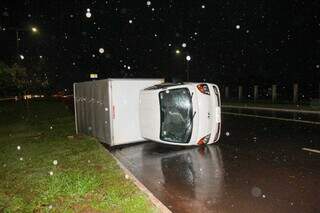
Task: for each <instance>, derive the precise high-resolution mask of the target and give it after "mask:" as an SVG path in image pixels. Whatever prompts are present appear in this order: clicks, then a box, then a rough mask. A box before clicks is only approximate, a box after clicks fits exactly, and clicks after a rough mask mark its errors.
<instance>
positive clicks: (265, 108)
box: [222, 105, 320, 115]
mask: <svg viewBox="0 0 320 213" xmlns="http://www.w3.org/2000/svg"><path fill="white" fill-rule="evenodd" d="M222 108H231V109H251V110H262V111H274V112H293V113H306V114H318V115H319V114H320V111H319V110H302V109H301V110H300V109H285V108H272V107H250V106H233V105H222Z"/></svg>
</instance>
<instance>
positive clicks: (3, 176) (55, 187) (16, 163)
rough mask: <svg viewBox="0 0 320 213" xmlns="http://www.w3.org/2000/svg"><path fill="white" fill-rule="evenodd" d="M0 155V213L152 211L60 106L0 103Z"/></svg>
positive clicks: (58, 104)
mask: <svg viewBox="0 0 320 213" xmlns="http://www.w3.org/2000/svg"><path fill="white" fill-rule="evenodd" d="M18 146H20V150H18V148H17V147H18ZM0 153H1V154H0V212H155V211H156V209H155V208H154V207H153V205H152V204H151V202H150V201H149V200H148V198H147V197H146V196H145V195H144V194H143V193H142V192H141V191H139V190H138V189H137V187H136V186H135V185H134V184H133V183H132V182H131V181H130V180H127V179H126V178H125V176H124V173H123V172H122V170H121V169H120V168H119V167H118V165H117V164H116V162H115V160H114V159H113V158H112V156H110V155H109V154H108V153H106V151H105V148H104V147H103V146H102V145H101V144H99V143H98V142H97V141H96V140H95V139H93V138H90V137H84V136H74V120H73V115H72V113H71V112H69V111H68V109H67V108H66V107H65V106H64V105H62V104H60V103H57V102H54V101H36V102H32V103H30V107H29V110H27V109H26V106H25V105H24V104H23V103H1V104H0ZM55 160H56V161H57V162H58V163H57V165H54V163H53V162H54V161H55ZM50 173H51V174H52V175H50Z"/></svg>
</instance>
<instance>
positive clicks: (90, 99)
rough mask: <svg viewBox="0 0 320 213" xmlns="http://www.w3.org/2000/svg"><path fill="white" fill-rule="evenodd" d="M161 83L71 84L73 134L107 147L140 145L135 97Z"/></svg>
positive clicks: (127, 80)
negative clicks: (96, 140) (73, 110)
mask: <svg viewBox="0 0 320 213" xmlns="http://www.w3.org/2000/svg"><path fill="white" fill-rule="evenodd" d="M163 81H164V80H163V79H104V80H96V81H88V82H81V83H74V85H73V91H74V109H75V126H76V133H77V134H79V133H80V134H85V135H91V136H94V137H96V138H97V139H98V140H99V141H101V142H103V143H106V144H108V145H110V146H115V145H122V144H129V143H135V142H139V141H144V140H145V139H143V138H142V137H141V131H140V126H139V94H140V91H141V90H143V89H144V88H146V87H150V86H152V85H155V84H159V83H162V82H163Z"/></svg>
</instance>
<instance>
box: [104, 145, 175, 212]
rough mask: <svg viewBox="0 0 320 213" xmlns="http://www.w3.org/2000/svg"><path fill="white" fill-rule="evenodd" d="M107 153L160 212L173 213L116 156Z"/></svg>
mask: <svg viewBox="0 0 320 213" xmlns="http://www.w3.org/2000/svg"><path fill="white" fill-rule="evenodd" d="M106 151H107V152H109V154H110V155H111V156H112V157H113V159H115V161H116V162H117V164H118V165H119V166H120V168H121V169H122V170H123V172H124V173H125V174H126V175H129V177H130V179H131V180H132V181H133V183H134V184H135V185H136V186H137V187H138V188H139V189H140V190H141V191H142V192H143V193H145V194H146V195H147V196H148V198H149V200H151V202H152V203H153V205H154V206H155V207H157V208H158V209H159V210H160V212H163V213H172V212H171V210H170V209H168V207H166V206H165V205H164V204H163V203H162V202H161V201H160V200H159V199H158V198H156V196H154V195H153V194H152V192H151V191H150V190H149V189H147V187H145V186H144V185H143V184H142V183H141V182H140V181H139V180H138V179H137V178H136V177H135V176H134V175H133V174H132V173H131V172H130V171H129V170H128V169H127V168H126V167H125V166H124V165H123V164H122V163H121V162H120V161H119V160H118V159H117V158H116V156H114V155H113V154H112V153H111V152H110V151H109V150H107V149H106Z"/></svg>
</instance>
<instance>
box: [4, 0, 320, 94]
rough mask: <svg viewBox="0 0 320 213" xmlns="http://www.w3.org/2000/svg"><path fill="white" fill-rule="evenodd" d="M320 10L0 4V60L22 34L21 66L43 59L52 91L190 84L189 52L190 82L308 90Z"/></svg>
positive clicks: (319, 44)
mask: <svg viewBox="0 0 320 213" xmlns="http://www.w3.org/2000/svg"><path fill="white" fill-rule="evenodd" d="M202 5H204V6H205V8H202ZM87 8H90V12H91V14H92V17H91V18H87V17H86V10H87ZM152 8H154V11H153V10H152ZM319 11H320V2H319V1H311V0H310V1H300V0H299V1H298V0H295V1H284V0H281V1H279V0H256V1H226V0H216V1H209V0H207V1H195V0H194V1H190V0H183V1H182V0H181V1H173V0H169V1H168V0H161V1H155V0H152V1H151V5H150V6H147V1H132V0H131V1H129V0H127V1H123V0H122V1H112V0H110V1H99V0H96V1H93V0H91V1H85V0H68V1H67V0H65V1H63V0H55V1H49V0H10V1H7V0H1V5H0V42H1V43H0V47H1V48H0V61H3V62H5V63H7V64H12V63H14V62H15V61H17V60H18V59H17V49H16V34H15V31H14V30H13V29H16V28H22V29H24V30H23V31H21V32H20V38H21V40H20V42H19V44H20V47H19V54H23V55H24V57H25V59H24V60H23V61H20V62H19V63H21V64H23V65H24V66H26V67H28V68H29V69H32V67H33V66H34V65H35V64H37V63H40V62H39V60H41V63H42V64H44V65H45V66H44V67H45V68H43V69H44V72H47V74H48V77H49V78H50V80H51V82H52V85H53V87H54V88H70V87H71V85H72V83H73V82H77V81H84V80H88V79H89V74H90V73H98V75H99V78H108V77H167V78H170V77H177V78H181V79H184V78H185V70H186V68H187V64H186V63H187V62H186V60H185V57H186V55H187V54H190V56H191V57H192V60H191V61H190V67H189V68H190V73H191V74H190V75H191V79H192V81H203V80H205V81H212V82H215V83H218V84H252V83H258V84H271V83H278V84H291V83H293V82H299V83H302V84H309V85H311V84H317V83H318V82H319V79H320V74H319V73H320V17H319V16H320V13H319ZM129 20H132V21H133V23H132V24H130V23H129ZM237 25H239V26H240V29H237V27H236V26H237ZM31 26H36V27H37V28H38V29H39V33H37V34H33V33H31V32H30V31H29V30H28V29H30V27H31ZM184 42H185V43H186V44H187V47H186V48H182V46H181V44H182V43H184ZM170 44H171V46H169V45H170ZM99 48H104V53H103V54H100V53H99ZM176 49H179V50H180V51H181V54H180V55H176V53H175V50H176ZM40 55H41V56H42V57H43V58H42V59H40V58H39V57H40ZM93 55H94V56H95V57H94V56H93ZM125 65H126V66H130V68H131V69H130V70H128V69H127V68H125V67H124V66H125Z"/></svg>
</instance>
